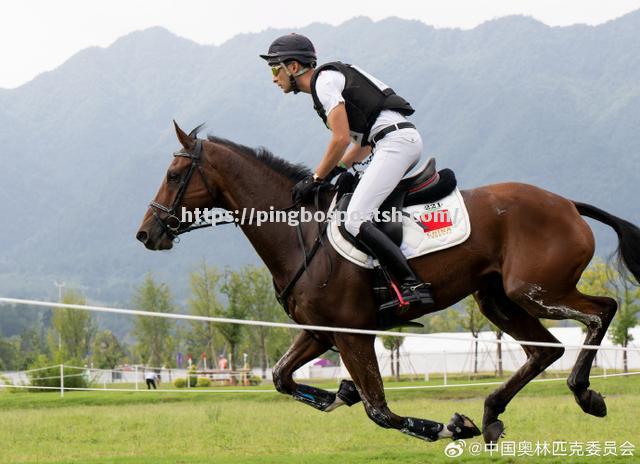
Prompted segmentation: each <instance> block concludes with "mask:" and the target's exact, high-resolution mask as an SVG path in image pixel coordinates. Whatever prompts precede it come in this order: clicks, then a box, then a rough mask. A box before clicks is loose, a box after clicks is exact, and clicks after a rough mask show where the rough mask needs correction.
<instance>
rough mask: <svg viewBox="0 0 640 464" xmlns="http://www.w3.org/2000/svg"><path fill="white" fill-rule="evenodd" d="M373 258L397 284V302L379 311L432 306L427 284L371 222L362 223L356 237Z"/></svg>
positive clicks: (396, 247) (393, 244)
mask: <svg viewBox="0 0 640 464" xmlns="http://www.w3.org/2000/svg"><path fill="white" fill-rule="evenodd" d="M356 238H357V239H358V240H360V241H361V242H362V243H363V244H364V245H365V246H366V247H367V248H368V249H369V250H370V251H371V253H372V254H373V256H375V257H376V258H377V259H378V261H379V262H380V265H381V266H382V267H383V268H384V269H386V270H387V271H389V273H390V274H391V276H392V277H393V278H394V279H395V281H396V282H397V284H398V286H399V288H398V292H399V293H400V299H399V300H393V301H390V302H388V303H385V304H383V305H382V306H380V310H385V309H389V308H396V307H398V306H400V307H403V306H404V307H408V305H410V304H414V303H415V304H420V305H432V304H433V296H432V295H431V291H430V290H429V284H428V283H425V282H422V281H421V280H420V279H419V278H418V277H417V276H416V275H415V273H414V272H413V270H412V269H411V267H409V263H408V262H407V259H406V258H405V256H404V255H403V254H402V252H401V251H400V248H398V246H397V245H396V244H395V243H393V241H392V240H391V239H390V238H389V237H388V236H387V235H386V234H385V233H384V232H382V231H381V230H380V229H378V228H377V227H376V226H375V225H374V224H373V223H372V222H369V221H367V222H364V223H363V224H362V225H361V226H360V231H359V233H358V235H357V236H356Z"/></svg>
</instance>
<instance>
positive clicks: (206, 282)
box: [187, 261, 222, 366]
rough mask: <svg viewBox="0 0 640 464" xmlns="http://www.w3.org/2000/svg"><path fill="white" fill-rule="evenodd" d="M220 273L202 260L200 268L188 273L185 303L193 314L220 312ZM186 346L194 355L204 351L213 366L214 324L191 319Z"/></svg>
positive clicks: (215, 356) (215, 351) (215, 352)
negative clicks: (188, 295)
mask: <svg viewBox="0 0 640 464" xmlns="http://www.w3.org/2000/svg"><path fill="white" fill-rule="evenodd" d="M221 277H222V276H221V274H220V273H219V272H218V271H217V270H216V269H215V268H213V267H209V266H207V263H206V262H205V261H202V265H201V267H200V269H199V270H198V271H196V272H192V273H191V274H190V284H191V297H190V298H189V300H188V302H187V305H188V307H189V312H190V313H191V314H193V315H194V316H205V317H214V316H217V315H219V314H220V313H221V312H222V304H221V303H220V302H219V301H218V295H217V294H218V284H219V282H220V279H221ZM187 336H188V337H189V343H188V347H189V349H190V350H191V351H193V352H194V354H195V355H197V356H199V355H200V354H201V353H205V355H206V357H207V359H208V360H209V366H215V363H216V359H217V354H218V353H217V349H216V345H217V343H216V339H217V337H218V332H217V331H216V324H215V323H213V322H206V321H192V322H191V332H190V333H189V334H188V335H187Z"/></svg>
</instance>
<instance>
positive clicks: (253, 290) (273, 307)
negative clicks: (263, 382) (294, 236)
mask: <svg viewBox="0 0 640 464" xmlns="http://www.w3.org/2000/svg"><path fill="white" fill-rule="evenodd" d="M240 277H241V279H240V280H241V282H242V283H241V286H242V289H241V291H240V295H239V299H238V304H240V305H242V306H243V307H244V308H245V314H246V317H247V318H249V319H254V320H258V321H281V320H283V316H284V312H283V311H282V308H281V307H280V305H279V304H278V302H277V301H276V299H275V296H274V293H273V282H272V280H271V274H269V272H268V271H267V270H266V269H265V268H259V267H256V266H246V267H244V268H243V269H242V270H241V271H240ZM247 329H248V330H247V331H246V333H247V334H248V336H249V339H250V343H251V346H252V347H255V348H257V352H258V353H257V354H258V362H259V364H260V368H261V369H262V377H263V378H266V374H267V365H268V363H269V359H268V358H269V345H270V343H271V342H273V343H274V344H278V345H282V341H284V342H285V346H284V347H286V344H288V342H289V340H287V338H288V337H287V336H286V330H285V329H274V328H272V327H262V326H256V327H251V328H247ZM284 347H283V348H284Z"/></svg>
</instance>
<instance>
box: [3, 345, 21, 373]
mask: <svg viewBox="0 0 640 464" xmlns="http://www.w3.org/2000/svg"><path fill="white" fill-rule="evenodd" d="M18 341H19V340H18V339H17V338H16V337H11V338H9V337H7V338H4V337H0V371H8V370H15V369H18V364H19V362H20V357H19V356H18Z"/></svg>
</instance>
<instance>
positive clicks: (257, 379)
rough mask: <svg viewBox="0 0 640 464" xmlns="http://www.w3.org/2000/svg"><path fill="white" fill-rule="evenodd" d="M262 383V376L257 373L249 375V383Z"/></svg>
mask: <svg viewBox="0 0 640 464" xmlns="http://www.w3.org/2000/svg"><path fill="white" fill-rule="evenodd" d="M261 383H262V377H260V376H259V375H252V376H251V377H249V385H260V384H261Z"/></svg>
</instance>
